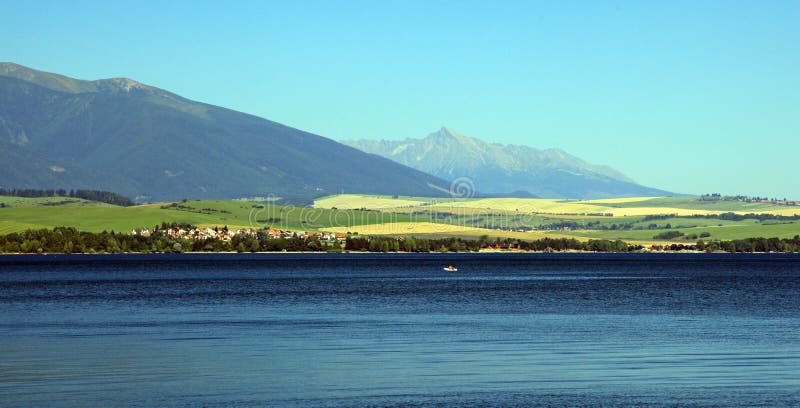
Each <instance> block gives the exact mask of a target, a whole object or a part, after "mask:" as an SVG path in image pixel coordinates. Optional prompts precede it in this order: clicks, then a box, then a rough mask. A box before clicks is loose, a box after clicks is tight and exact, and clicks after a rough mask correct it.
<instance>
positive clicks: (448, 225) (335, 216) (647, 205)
mask: <svg viewBox="0 0 800 408" xmlns="http://www.w3.org/2000/svg"><path fill="white" fill-rule="evenodd" d="M0 204H2V205H1V206H0V234H7V233H11V232H20V231H24V230H26V229H38V228H53V227H55V226H69V227H75V228H77V229H79V230H83V231H90V232H101V231H112V230H114V231H122V232H127V231H130V230H131V229H133V228H139V227H152V226H154V225H157V224H161V223H162V222H167V223H172V222H176V223H188V224H194V225H198V226H201V227H205V226H223V225H227V226H228V227H231V228H250V227H253V228H264V227H272V228H279V229H288V230H293V231H308V230H311V231H314V230H317V231H330V232H358V233H359V234H374V235H419V236H431V237H446V236H459V237H465V238H477V237H479V236H482V235H487V236H489V237H492V238H494V237H498V238H514V239H539V238H544V237H553V238H575V239H578V240H582V241H584V240H589V239H610V240H615V239H622V240H626V241H630V242H632V243H642V244H649V243H694V242H696V241H697V239H699V238H702V239H704V240H707V241H708V240H731V239H742V238H751V237H765V238H771V237H778V238H791V237H794V236H795V235H798V234H800V220H793V219H789V220H787V219H775V220H758V219H752V218H747V219H741V220H728V219H720V218H705V217H693V215H703V216H705V215H708V214H711V215H714V214H721V213H726V212H733V213H737V214H748V213H756V214H774V215H783V216H790V215H794V214H795V213H798V214H800V207H787V206H779V205H774V204H766V203H744V202H728V201H726V202H703V201H701V200H699V199H696V198H691V197H657V198H651V197H640V198H620V199H603V200H547V199H518V198H475V199H432V198H424V197H397V198H392V197H391V196H367V195H355V194H346V195H338V196H329V197H324V198H322V199H320V200H318V201H316V202H315V203H314V207H292V206H281V205H275V204H272V203H262V202H251V201H241V200H216V201H215V200H203V201H199V200H196V201H193V200H189V201H181V202H174V203H155V204H144V205H137V206H132V207H119V206H115V205H109V204H103V203H97V202H92V201H86V200H81V199H76V198H68V197H44V198H20V197H2V196H0ZM362 209H364V210H362ZM665 232H671V233H673V234H676V235H677V233H680V234H682V235H681V236H675V237H670V238H666V239H665V238H663V237H662V238H656V236H658V235H660V234H663V233H665Z"/></svg>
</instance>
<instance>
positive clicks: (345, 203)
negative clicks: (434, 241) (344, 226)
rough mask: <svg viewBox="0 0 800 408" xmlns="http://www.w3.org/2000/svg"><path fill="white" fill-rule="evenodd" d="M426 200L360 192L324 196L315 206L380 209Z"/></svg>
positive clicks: (417, 203)
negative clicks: (361, 193) (362, 193)
mask: <svg viewBox="0 0 800 408" xmlns="http://www.w3.org/2000/svg"><path fill="white" fill-rule="evenodd" d="M424 203H425V201H419V200H413V199H406V198H391V197H390V196H368V195H360V194H340V195H335V196H328V197H323V198H321V199H318V200H315V201H314V207H315V208H334V207H335V208H338V209H340V210H347V209H358V208H369V209H371V210H380V209H384V208H398V207H411V206H418V205H420V204H424Z"/></svg>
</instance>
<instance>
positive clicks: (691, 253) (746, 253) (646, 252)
mask: <svg viewBox="0 0 800 408" xmlns="http://www.w3.org/2000/svg"><path fill="white" fill-rule="evenodd" d="M296 254H302V255H387V256H395V255H465V254H467V255H481V254H485V255H492V254H505V255H522V254H552V255H569V254H616V255H620V254H657V255H661V254H676V255H680V254H684V255H721V254H732V255H733V254H737V255H793V254H794V255H800V253H798V252H725V251H714V252H706V251H696V250H695V251H629V252H612V251H607V252H600V251H577V250H573V251H519V250H516V251H504V250H486V251H484V250H481V251H477V252H470V251H461V252H369V251H341V252H325V251H286V252H283V251H261V252H235V251H220V252H116V253H113V252H93V253H92V252H79V253H69V254H68V253H64V252H43V253H26V252H12V253H0V257H3V256H9V257H12V256H42V257H44V256H70V255H81V256H108V255H187V256H191V255H296Z"/></svg>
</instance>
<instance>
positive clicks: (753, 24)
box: [0, 0, 800, 199]
mask: <svg viewBox="0 0 800 408" xmlns="http://www.w3.org/2000/svg"><path fill="white" fill-rule="evenodd" d="M0 61H11V62H16V63H18V64H22V65H26V66H29V67H31V68H35V69H40V70H44V71H49V72H57V73H60V74H64V75H67V76H71V77H76V78H80V79H99V78H110V77H128V78H133V79H135V80H137V81H140V82H143V83H146V84H149V85H153V86H157V87H160V88H164V89H167V90H170V91H172V92H175V93H177V94H180V95H182V96H185V97H187V98H190V99H195V100H199V101H203V102H207V103H211V104H214V105H219V106H224V107H227V108H231V109H235V110H239V111H243V112H247V113H251V114H254V115H258V116H262V117H265V118H267V119H270V120H274V121H276V122H280V123H283V124H286V125H289V126H292V127H296V128H299V129H302V130H306V131H310V132H313V133H316V134H319V135H322V136H326V137H330V138H332V139H336V140H343V139H361V138H366V139H404V138H407V137H414V138H420V137H424V136H426V135H427V134H429V133H431V132H433V131H435V130H437V129H439V128H440V127H441V126H447V127H449V128H451V129H454V130H456V131H458V132H459V133H462V134H465V135H468V136H473V137H477V138H480V139H483V140H487V141H490V142H497V143H503V144H523V145H529V146H533V147H537V148H550V147H557V148H561V149H564V150H566V151H567V152H569V153H571V154H574V155H576V156H578V157H581V158H583V159H584V160H586V161H589V162H591V163H596V164H607V165H611V166H612V167H615V168H616V169H618V170H620V171H622V172H623V173H625V174H627V175H628V176H630V177H631V178H633V179H634V180H636V181H637V182H639V183H642V184H645V185H648V186H652V187H657V188H662V189H666V190H670V191H675V192H680V193H692V194H701V193H711V192H719V193H723V194H746V195H761V196H770V197H773V196H774V197H780V198H782V197H792V198H798V199H800V177H797V173H798V171H797V168H798V157H800V1H796V0H790V1H769V0H765V1H737V0H725V1H703V0H692V1H679V0H674V1H673V0H670V1H652V0H644V1H638V0H636V1H635V0H629V1H603V0H592V1H569V0H566V1H534V0H529V1H485V0H484V1H466V0H463V1H435V0H424V1H412V0H402V1H391V0H379V1H336V0H327V1H311V0H308V1H305V0H304V1H285V2H276V1H252V2H247V1H233V2H220V1H213V2H212V1H209V2H203V1H170V2H161V1H135V2H125V1H97V2H93V1H81V0H76V1H69V2H65V1H51V2H42V1H25V2H4V3H3V6H2V13H0Z"/></svg>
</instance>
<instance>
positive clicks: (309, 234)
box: [131, 224, 347, 242]
mask: <svg viewBox="0 0 800 408" xmlns="http://www.w3.org/2000/svg"><path fill="white" fill-rule="evenodd" d="M154 232H155V233H159V232H160V233H161V234H163V235H164V236H166V237H167V238H171V239H189V240H204V239H218V240H220V241H226V242H230V241H233V239H234V238H236V237H249V238H262V237H261V235H264V236H265V238H267V239H281V238H284V239H288V238H299V239H302V240H309V239H318V240H320V241H324V242H336V241H343V240H345V239H346V238H347V234H342V233H324V232H315V231H299V232H298V231H288V230H280V229H274V228H264V229H260V230H259V229H255V228H239V229H228V226H227V225H226V226H223V227H221V228H220V227H214V228H211V227H206V228H198V227H194V226H191V225H180V224H177V225H176V224H172V225H169V226H166V225H162V227H161V228H159V227H158V226H155V227H153V231H151V230H150V229H149V228H134V229H133V230H131V235H133V236H137V235H139V236H143V237H150V236H151V235H153V233H154Z"/></svg>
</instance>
